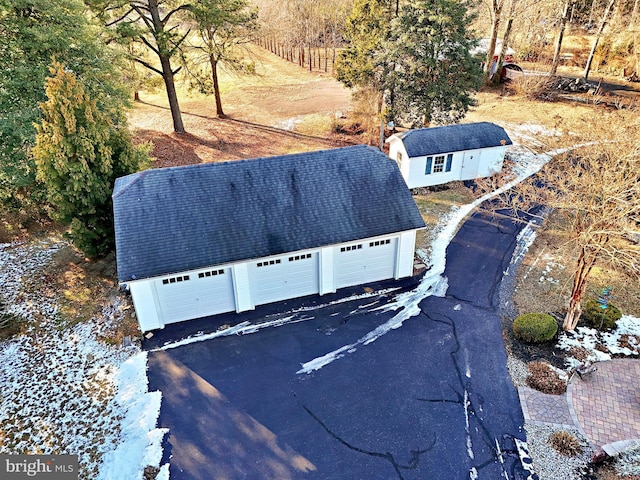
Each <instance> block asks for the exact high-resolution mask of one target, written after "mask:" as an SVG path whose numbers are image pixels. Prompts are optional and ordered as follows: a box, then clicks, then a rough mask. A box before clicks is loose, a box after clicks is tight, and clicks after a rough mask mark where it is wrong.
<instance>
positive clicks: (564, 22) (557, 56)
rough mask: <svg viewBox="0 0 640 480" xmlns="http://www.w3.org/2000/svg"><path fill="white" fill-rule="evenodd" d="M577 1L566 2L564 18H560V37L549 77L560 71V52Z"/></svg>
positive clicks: (568, 0) (563, 10)
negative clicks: (572, 9)
mask: <svg viewBox="0 0 640 480" xmlns="http://www.w3.org/2000/svg"><path fill="white" fill-rule="evenodd" d="M574 3H575V0H565V2H564V8H563V9H562V17H561V18H560V25H559V27H558V36H557V38H556V46H555V50H554V52H553V61H552V63H551V71H550V72H549V75H555V74H556V72H557V71H558V65H559V64H560V51H561V50H562V40H563V38H564V30H565V28H566V27H567V20H568V19H569V11H570V9H571V7H572V6H573V4H574Z"/></svg>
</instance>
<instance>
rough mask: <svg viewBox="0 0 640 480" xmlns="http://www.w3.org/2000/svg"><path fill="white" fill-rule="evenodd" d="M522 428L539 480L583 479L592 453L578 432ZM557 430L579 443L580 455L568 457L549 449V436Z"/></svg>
mask: <svg viewBox="0 0 640 480" xmlns="http://www.w3.org/2000/svg"><path fill="white" fill-rule="evenodd" d="M524 428H525V430H526V432H527V446H528V447H529V453H530V454H531V458H532V459H533V466H534V470H535V472H536V473H537V474H538V476H539V477H540V480H581V479H582V478H583V475H584V474H585V473H586V468H587V463H588V462H589V460H590V459H591V456H592V455H593V453H594V452H593V450H592V449H591V447H590V446H589V442H588V441H587V439H586V438H584V437H583V436H582V435H581V434H580V432H578V431H577V430H569V429H563V428H559V427H553V426H549V425H532V424H526V425H525V426H524ZM558 430H565V431H567V432H569V433H571V434H572V435H574V436H575V437H576V438H577V439H578V440H579V441H580V444H581V446H582V453H581V454H580V455H577V456H575V457H568V456H566V455H562V454H561V453H559V452H557V451H556V450H555V449H554V448H553V447H551V445H550V444H549V435H551V434H552V433H553V432H555V431H558Z"/></svg>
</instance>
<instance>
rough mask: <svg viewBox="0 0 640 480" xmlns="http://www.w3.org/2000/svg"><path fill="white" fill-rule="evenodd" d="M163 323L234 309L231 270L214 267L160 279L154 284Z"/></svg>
mask: <svg viewBox="0 0 640 480" xmlns="http://www.w3.org/2000/svg"><path fill="white" fill-rule="evenodd" d="M156 291H157V292H158V300H159V303H160V309H161V314H162V318H163V320H164V323H174V322H181V321H183V320H189V319H192V318H198V317H206V316H207V315H215V314H217V313H223V312H230V311H232V310H235V308H236V307H235V300H234V294H233V282H232V278H231V269H229V268H216V269H210V270H206V271H201V272H195V273H189V274H188V275H187V274H184V275H177V276H174V277H169V278H163V279H161V280H158V281H157V283H156Z"/></svg>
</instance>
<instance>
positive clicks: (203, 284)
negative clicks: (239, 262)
mask: <svg viewBox="0 0 640 480" xmlns="http://www.w3.org/2000/svg"><path fill="white" fill-rule="evenodd" d="M207 273H211V276H207V275H206V274H207ZM201 274H202V275H203V276H202V277H201V276H200V275H201ZM201 274H198V282H197V284H196V285H197V286H198V299H199V303H200V310H201V312H202V314H203V315H215V314H216V313H222V312H230V311H232V310H235V308H236V304H235V298H234V291H233V279H232V277H231V269H230V268H227V269H218V270H213V271H208V272H202V273H201Z"/></svg>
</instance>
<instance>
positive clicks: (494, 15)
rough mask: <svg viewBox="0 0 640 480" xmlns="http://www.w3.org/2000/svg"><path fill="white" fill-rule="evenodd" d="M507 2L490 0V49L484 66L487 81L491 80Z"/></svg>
mask: <svg viewBox="0 0 640 480" xmlns="http://www.w3.org/2000/svg"><path fill="white" fill-rule="evenodd" d="M504 1H505V0H490V4H489V13H490V14H491V33H490V34H489V48H488V49H487V59H486V61H485V64H484V76H485V81H486V82H489V81H490V80H491V67H492V65H493V57H494V56H495V50H496V43H497V42H498V30H499V28H500V21H501V17H502V8H503V7H504Z"/></svg>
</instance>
